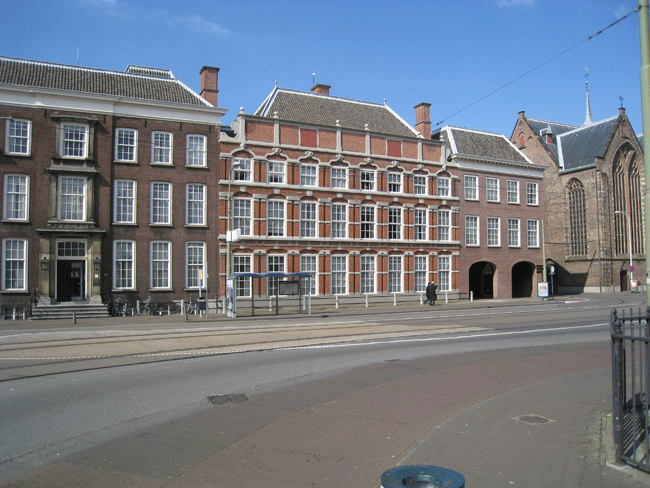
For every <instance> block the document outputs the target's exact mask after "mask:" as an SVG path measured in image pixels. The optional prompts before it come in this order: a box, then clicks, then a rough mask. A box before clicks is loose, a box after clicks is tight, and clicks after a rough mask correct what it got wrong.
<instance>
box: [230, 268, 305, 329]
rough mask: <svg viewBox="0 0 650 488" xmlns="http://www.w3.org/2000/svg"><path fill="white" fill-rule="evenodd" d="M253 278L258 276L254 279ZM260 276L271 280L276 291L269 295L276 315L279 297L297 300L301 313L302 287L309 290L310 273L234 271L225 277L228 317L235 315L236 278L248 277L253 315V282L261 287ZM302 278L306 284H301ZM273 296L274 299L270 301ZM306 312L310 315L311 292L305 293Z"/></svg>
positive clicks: (278, 308)
mask: <svg viewBox="0 0 650 488" xmlns="http://www.w3.org/2000/svg"><path fill="white" fill-rule="evenodd" d="M254 278H258V279H257V280H255V279H254ZM260 278H267V279H271V280H273V283H274V285H275V287H274V288H275V290H276V293H275V295H274V296H273V297H271V296H270V297H269V302H270V304H271V306H272V307H273V308H274V309H275V313H276V315H278V314H279V313H280V297H283V300H286V299H292V298H293V299H295V298H296V297H297V300H298V313H302V308H303V307H302V300H303V293H302V291H303V289H304V290H311V278H312V276H311V274H310V273H305V272H299V273H235V274H231V275H229V276H228V277H226V315H227V316H228V317H233V318H234V317H237V280H238V279H249V280H250V284H251V287H250V289H251V313H252V315H255V283H256V282H257V289H258V290H260V289H261V283H260V280H259V279H260ZM303 280H306V286H304V287H303V286H301V284H302V282H303ZM272 298H275V301H274V302H273V301H271V300H272ZM260 308H261V307H260ZM307 313H308V314H309V315H311V294H310V293H307Z"/></svg>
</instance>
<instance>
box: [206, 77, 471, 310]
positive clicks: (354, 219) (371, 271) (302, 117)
mask: <svg viewBox="0 0 650 488" xmlns="http://www.w3.org/2000/svg"><path fill="white" fill-rule="evenodd" d="M329 89H330V87H329V86H327V85H316V86H314V87H313V88H312V91H311V92H302V91H295V90H287V89H281V88H278V87H277V86H276V87H275V89H273V91H272V92H271V93H270V94H269V96H268V97H267V98H266V100H264V101H263V103H262V105H261V106H260V108H259V109H257V110H256V111H255V112H254V113H253V114H246V113H244V110H243V109H242V110H241V112H240V113H239V114H238V115H237V119H236V120H235V121H234V122H233V124H232V127H231V129H230V130H227V131H224V132H223V133H222V136H221V162H222V164H221V168H220V174H219V178H220V181H219V183H220V202H221V210H220V212H219V214H220V215H221V222H220V231H219V240H220V242H221V253H220V256H221V266H220V269H221V273H222V276H225V271H226V269H227V266H226V257H227V256H226V254H227V253H226V251H227V246H226V230H227V228H228V210H227V205H228V195H229V185H230V184H231V190H232V205H231V217H232V228H233V229H237V230H239V231H240V232H241V238H240V239H239V240H238V241H236V242H233V243H232V272H233V273H270V272H277V273H294V272H307V273H310V274H311V276H312V278H313V279H312V280H311V290H309V292H310V293H311V294H312V295H313V296H333V295H355V294H357V295H362V294H393V293H398V294H407V293H418V292H423V291H424V288H425V286H426V283H427V281H428V280H435V281H436V282H437V283H438V286H439V289H440V290H441V291H450V292H454V291H457V290H458V249H459V243H458V223H457V222H458V196H457V193H456V192H457V187H458V181H457V175H456V174H455V172H454V171H453V170H452V169H450V168H447V167H446V163H445V160H444V157H442V156H443V154H442V149H443V146H442V144H440V143H439V142H437V141H433V140H431V122H430V118H429V104H420V105H418V106H417V107H416V121H417V124H416V128H413V127H411V126H410V125H409V124H408V123H406V122H405V121H404V120H403V119H402V118H401V117H399V116H398V115H397V114H396V113H395V112H393V111H392V110H391V109H390V108H389V107H388V106H387V105H386V104H385V103H384V104H376V103H369V102H361V101H356V100H350V99H345V98H339V97H334V96H331V95H330V94H329ZM416 129H417V131H419V132H417V131H416ZM254 286H255V289H254V291H251V280H250V279H249V278H239V279H238V281H237V284H236V288H237V294H238V296H239V297H240V300H241V299H242V298H245V297H250V296H251V294H252V293H255V296H257V295H258V294H259V295H263V296H273V295H275V294H276V290H275V284H274V282H273V281H272V280H268V281H267V280H260V285H259V288H258V285H257V284H254ZM224 291H225V283H222V285H221V293H223V292H224ZM304 291H305V292H306V291H307V290H304Z"/></svg>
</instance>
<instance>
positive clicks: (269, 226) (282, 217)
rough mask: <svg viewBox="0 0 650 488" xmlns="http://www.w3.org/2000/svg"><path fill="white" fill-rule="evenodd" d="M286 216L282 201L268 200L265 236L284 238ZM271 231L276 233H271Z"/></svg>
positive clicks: (284, 203) (284, 205)
mask: <svg viewBox="0 0 650 488" xmlns="http://www.w3.org/2000/svg"><path fill="white" fill-rule="evenodd" d="M286 214H287V211H286V202H285V201H284V200H268V201H267V202H266V235H267V236H268V237H284V236H285V235H286V233H287V231H286V221H287V219H286ZM272 230H275V231H276V232H272Z"/></svg>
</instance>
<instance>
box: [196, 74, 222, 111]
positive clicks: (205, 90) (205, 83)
mask: <svg viewBox="0 0 650 488" xmlns="http://www.w3.org/2000/svg"><path fill="white" fill-rule="evenodd" d="M199 74H200V75H201V93H200V95H201V97H203V99H205V100H206V101H207V102H209V103H211V104H212V105H214V106H215V107H218V106H219V105H218V104H219V89H218V86H219V68H214V67H212V66H204V67H203V68H201V71H199Z"/></svg>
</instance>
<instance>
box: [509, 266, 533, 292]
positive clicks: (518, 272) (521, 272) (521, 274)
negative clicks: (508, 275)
mask: <svg viewBox="0 0 650 488" xmlns="http://www.w3.org/2000/svg"><path fill="white" fill-rule="evenodd" d="M534 273H535V265H534V264H533V263H528V262H526V261H521V262H519V263H517V264H515V265H514V266H513V267H512V298H524V297H532V296H533V276H534V275H533V274H534Z"/></svg>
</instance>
